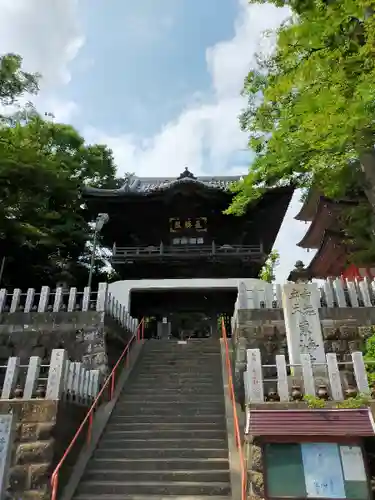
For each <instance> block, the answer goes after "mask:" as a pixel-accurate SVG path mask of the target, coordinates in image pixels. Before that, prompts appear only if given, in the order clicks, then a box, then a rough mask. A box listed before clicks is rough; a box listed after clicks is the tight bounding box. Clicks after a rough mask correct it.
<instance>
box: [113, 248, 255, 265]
mask: <svg viewBox="0 0 375 500" xmlns="http://www.w3.org/2000/svg"><path fill="white" fill-rule="evenodd" d="M263 255H264V251H263V246H262V245H217V244H212V245H171V246H166V245H163V244H161V245H157V246H152V245H151V246H147V247H145V246H143V247H116V246H114V248H113V255H112V262H113V263H121V262H125V261H128V260H142V259H143V260H149V259H150V258H156V259H159V258H163V259H164V258H179V259H180V258H181V259H195V258H199V257H215V256H216V257H232V258H233V257H253V258H257V257H258V258H259V257H262V256H263Z"/></svg>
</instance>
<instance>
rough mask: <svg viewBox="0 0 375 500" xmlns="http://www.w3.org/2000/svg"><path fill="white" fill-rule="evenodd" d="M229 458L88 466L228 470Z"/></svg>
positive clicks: (119, 461)
mask: <svg viewBox="0 0 375 500" xmlns="http://www.w3.org/2000/svg"><path fill="white" fill-rule="evenodd" d="M228 467H229V463H228V458H203V459H202V458H190V459H189V458H181V459H178V458H174V459H169V458H149V459H134V458H131V459H129V458H111V459H107V458H96V459H94V460H91V461H90V462H89V464H88V469H87V470H91V469H101V470H107V469H109V470H118V471H122V470H128V471H129V470H133V471H142V470H147V471H152V470H155V471H169V470H175V471H177V470H189V471H193V470H206V469H207V470H212V471H214V470H223V471H226V470H228Z"/></svg>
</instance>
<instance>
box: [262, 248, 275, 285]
mask: <svg viewBox="0 0 375 500" xmlns="http://www.w3.org/2000/svg"><path fill="white" fill-rule="evenodd" d="M279 259H280V254H279V252H278V251H277V250H272V252H271V253H270V254H269V256H268V258H267V260H266V262H265V264H264V266H263V267H262V269H261V271H260V273H259V278H260V279H261V280H263V281H267V282H268V283H272V282H273V281H274V280H275V269H276V267H277V266H278V264H279Z"/></svg>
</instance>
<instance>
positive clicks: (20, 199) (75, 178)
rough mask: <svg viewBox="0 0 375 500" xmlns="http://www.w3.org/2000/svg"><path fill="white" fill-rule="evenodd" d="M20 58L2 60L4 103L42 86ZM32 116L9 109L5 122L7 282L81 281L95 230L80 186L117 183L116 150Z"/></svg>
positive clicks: (0, 177)
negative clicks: (91, 225) (87, 216)
mask: <svg viewBox="0 0 375 500" xmlns="http://www.w3.org/2000/svg"><path fill="white" fill-rule="evenodd" d="M20 65H21V59H20V58H19V57H18V56H14V55H9V56H4V57H3V58H1V59H0V92H1V94H0V101H1V102H3V103H5V104H12V105H13V104H15V103H16V101H17V98H18V97H20V96H22V95H23V94H25V93H29V92H30V91H36V90H37V82H38V75H30V74H27V73H24V72H23V71H21V68H20ZM19 113H20V110H18V111H17V114H18V115H19ZM18 115H17V116H18ZM21 115H22V110H21ZM27 116H28V118H27V119H26V120H25V119H21V120H20V119H18V118H16V119H14V115H12V116H8V118H7V119H6V120H4V121H3V122H2V125H1V126H0V199H1V200H2V203H1V204H0V249H1V252H0V257H3V256H5V257H6V265H5V272H4V276H3V282H2V285H3V286H5V285H6V286H17V287H29V286H35V287H40V286H41V285H45V284H47V285H51V286H54V285H55V284H56V281H58V280H63V281H66V280H67V281H70V282H72V280H73V281H75V282H76V283H77V281H78V283H79V282H80V280H82V279H83V280H85V279H87V269H86V267H85V262H88V260H89V255H88V254H89V250H88V248H87V242H88V241H89V240H90V238H91V234H92V231H91V228H90V224H89V221H86V220H85V218H84V214H83V210H82V199H81V195H80V189H81V187H82V185H84V184H85V183H88V182H89V183H90V184H92V185H94V186H97V187H107V186H109V187H112V185H114V184H115V165H114V160H113V155H112V152H111V151H110V150H109V149H108V148H107V147H106V146H103V145H97V144H95V145H87V144H86V143H85V141H84V139H83V137H82V136H81V135H80V134H79V133H78V132H77V131H76V130H75V129H74V128H73V127H72V126H70V125H65V124H60V123H54V122H53V121H48V120H46V119H45V118H44V117H41V116H40V115H38V114H37V112H36V111H35V112H34V113H32V114H31V115H30V114H28V115H27ZM81 284H82V282H81Z"/></svg>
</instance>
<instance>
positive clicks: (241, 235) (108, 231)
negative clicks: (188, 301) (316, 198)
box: [83, 168, 293, 280]
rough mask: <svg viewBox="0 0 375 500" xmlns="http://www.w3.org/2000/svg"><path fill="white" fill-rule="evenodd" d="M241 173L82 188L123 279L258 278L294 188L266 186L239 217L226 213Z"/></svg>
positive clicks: (188, 175)
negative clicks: (101, 219)
mask: <svg viewBox="0 0 375 500" xmlns="http://www.w3.org/2000/svg"><path fill="white" fill-rule="evenodd" d="M240 180H241V177H240V176H221V177H208V176H206V177H196V176H195V175H194V174H193V173H192V172H190V171H189V170H188V169H187V168H186V169H185V171H184V172H182V173H181V174H180V175H179V177H177V178H161V177H160V178H154V177H152V178H151V177H147V178H146V177H137V176H135V175H128V176H127V177H126V179H125V181H124V184H123V185H122V186H121V187H120V188H118V189H98V188H92V187H85V188H84V189H83V199H84V201H85V204H86V207H87V214H88V217H90V219H91V220H93V219H95V217H96V216H97V214H99V213H106V214H108V216H109V219H108V222H107V223H106V224H105V225H104V227H103V229H102V232H101V237H102V240H103V245H104V246H106V247H111V248H112V257H111V263H112V265H113V267H114V268H115V269H116V271H117V272H118V274H119V275H120V277H121V278H122V279H126V280H131V279H167V278H187V279H189V278H233V277H236V278H239V277H243V278H255V277H258V274H259V271H260V269H261V267H262V266H263V264H264V262H265V260H266V258H267V255H268V254H269V253H270V251H271V249H272V247H273V244H274V241H275V239H276V236H277V233H278V232H279V229H280V226H281V223H282V221H283V219H284V215H285V212H286V210H287V207H288V205H289V202H290V199H291V196H292V193H293V188H290V187H280V188H276V189H272V190H269V191H268V192H266V193H265V194H264V196H263V197H262V198H260V199H259V200H258V201H257V202H256V203H255V204H253V205H251V206H249V207H248V208H247V210H246V211H245V213H244V214H243V215H241V216H234V215H225V214H224V211H225V210H226V209H227V208H228V207H229V206H230V204H231V201H232V199H233V196H234V194H233V190H232V189H231V187H232V185H233V183H235V182H238V181H240Z"/></svg>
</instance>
